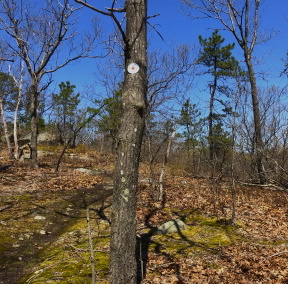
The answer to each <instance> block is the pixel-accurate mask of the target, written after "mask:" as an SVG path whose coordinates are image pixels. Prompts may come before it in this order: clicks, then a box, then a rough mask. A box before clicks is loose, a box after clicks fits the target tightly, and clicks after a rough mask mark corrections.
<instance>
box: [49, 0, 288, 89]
mask: <svg viewBox="0 0 288 284" xmlns="http://www.w3.org/2000/svg"><path fill="white" fill-rule="evenodd" d="M261 1H262V3H263V5H262V10H261V20H260V21H261V30H262V31H263V32H264V33H268V32H270V31H275V36H274V37H273V38H272V39H271V40H269V41H268V42H266V43H263V44H261V45H258V46H257V47H256V50H255V55H257V56H258V58H259V60H260V64H259V66H257V70H258V71H264V72H265V73H266V74H267V75H265V78H266V79H267V81H266V82H265V81H261V82H259V83H260V84H263V85H265V84H267V85H269V84H270V85H271V84H276V85H284V84H286V82H287V78H285V77H282V78H279V73H280V72H281V70H282V69H283V62H282V59H284V58H285V56H286V53H287V52H288V40H287V39H288V1H287V0H277V1H271V0H261ZM88 2H89V1H88ZM90 3H97V7H98V8H99V9H101V8H104V7H109V4H110V3H111V1H110V0H97V1H92V0H91V1H90ZM276 3H277V4H276ZM158 13H159V14H160V15H159V16H157V17H155V18H152V19H150V23H151V24H152V25H154V26H155V28H157V31H158V32H159V33H160V34H161V35H162V37H163V38H164V40H165V41H164V42H163V41H162V40H161V38H160V37H159V36H158V35H157V33H156V32H153V30H151V32H150V33H149V38H150V39H151V41H150V44H151V46H152V47H153V48H156V49H161V50H172V49H173V48H174V47H175V46H176V45H177V44H188V45H195V44H198V36H199V35H202V36H203V37H209V36H210V35H211V33H212V31H213V29H215V28H221V26H220V25H219V23H217V22H216V21H212V20H191V19H190V18H188V17H187V16H185V15H184V14H183V12H181V4H180V1H179V0H150V1H149V0H148V14H149V15H150V16H152V15H155V14H158ZM92 14H94V12H92V11H89V9H84V10H83V11H82V15H81V17H80V22H81V25H80V26H79V30H84V29H85V28H87V23H88V22H87V21H89V19H90V17H91V15H92ZM99 19H100V20H101V22H102V25H103V26H104V27H105V33H107V34H108V33H109V32H110V33H111V30H109V27H111V25H110V19H109V18H108V17H105V16H101V15H100V16H99ZM221 35H222V36H223V37H224V38H225V39H226V40H225V43H226V44H228V43H231V42H234V38H233V37H232V36H231V35H230V34H229V33H227V32H225V31H223V32H222V31H221ZM104 36H105V34H104ZM234 56H235V57H236V58H237V59H238V60H241V59H242V53H241V51H240V50H239V49H238V50H237V48H235V53H234ZM95 72H96V61H95V60H90V59H86V60H82V61H80V62H78V63H74V64H73V65H70V66H68V67H65V68H63V69H62V70H61V71H59V72H57V73H56V74H55V76H54V80H55V84H58V83H60V82H61V81H70V82H71V83H72V84H74V85H76V87H77V91H79V92H83V90H85V88H86V86H87V85H89V84H92V83H93V82H94V81H95Z"/></svg>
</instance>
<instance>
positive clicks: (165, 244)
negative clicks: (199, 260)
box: [150, 208, 239, 257]
mask: <svg viewBox="0 0 288 284" xmlns="http://www.w3.org/2000/svg"><path fill="white" fill-rule="evenodd" d="M166 212H167V213H173V214H174V215H176V216H179V217H180V218H181V219H182V220H184V222H185V223H186V224H187V229H186V230H183V231H181V232H180V233H174V234H169V235H155V236H153V237H152V240H153V243H152V245H151V246H150V250H154V251H156V252H159V253H168V254H169V255H171V256H173V257H183V254H186V255H189V254H193V253H196V252H197V253H199V251H210V252H212V253H213V251H215V250H214V249H215V248H218V247H221V246H227V245H229V244H231V243H232V242H235V241H237V239H238V238H239V237H238V236H237V226H231V225H227V224H228V223H229V222H227V221H226V220H218V219H217V218H214V217H207V216H203V215H201V214H200V213H199V211H197V210H191V209H189V210H188V209H187V210H177V209H175V208H174V209H167V208H166Z"/></svg>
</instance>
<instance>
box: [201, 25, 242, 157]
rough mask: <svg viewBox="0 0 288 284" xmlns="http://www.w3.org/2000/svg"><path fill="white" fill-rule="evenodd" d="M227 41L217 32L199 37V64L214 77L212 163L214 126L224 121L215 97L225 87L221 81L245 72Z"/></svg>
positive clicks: (210, 133) (210, 119)
mask: <svg viewBox="0 0 288 284" xmlns="http://www.w3.org/2000/svg"><path fill="white" fill-rule="evenodd" d="M224 41H225V39H224V38H222V36H221V35H220V34H219V33H218V30H215V31H214V32H213V33H212V36H211V37H209V38H208V39H204V38H202V36H199V42H200V45H201V47H202V50H201V52H200V56H199V58H198V60H197V64H199V65H203V66H205V67H207V71H206V72H205V74H210V75H211V76H212V78H213V79H212V82H210V83H209V88H210V100H209V115H208V143H209V157H210V161H211V162H213V160H214V159H215V158H216V148H217V146H216V145H215V137H214V136H215V135H214V129H215V127H214V124H215V123H218V124H219V121H220V120H221V119H222V117H223V114H217V113H215V110H214V108H215V106H214V105H215V95H216V92H218V93H221V91H222V90H223V89H225V90H226V88H225V87H223V86H222V85H221V81H220V80H224V79H227V78H232V77H236V76H239V75H243V73H244V72H243V71H242V70H241V67H240V66H239V63H238V61H237V60H236V59H235V58H234V57H233V56H232V50H233V49H234V46H235V44H227V45H223V43H224Z"/></svg>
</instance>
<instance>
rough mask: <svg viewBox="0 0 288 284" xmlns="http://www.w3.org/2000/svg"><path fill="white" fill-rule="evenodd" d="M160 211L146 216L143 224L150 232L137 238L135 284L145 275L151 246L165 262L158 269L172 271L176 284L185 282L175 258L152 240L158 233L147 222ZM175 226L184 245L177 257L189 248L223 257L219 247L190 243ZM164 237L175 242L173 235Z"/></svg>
mask: <svg viewBox="0 0 288 284" xmlns="http://www.w3.org/2000/svg"><path fill="white" fill-rule="evenodd" d="M161 209H162V208H155V209H152V210H151V211H150V212H149V213H148V214H147V215H146V217H145V221H144V223H145V226H146V227H147V228H149V229H150V230H149V232H148V233H144V234H141V235H140V236H139V237H137V250H136V257H137V276H138V278H137V283H139V284H140V283H141V281H142V280H143V279H144V278H145V277H146V275H147V262H148V254H149V250H150V248H151V246H153V247H154V249H153V250H154V252H155V253H156V254H157V255H161V256H162V257H164V258H165V259H166V260H167V263H166V264H164V265H161V267H159V268H160V269H161V268H163V267H165V268H166V269H167V268H169V269H171V270H174V275H176V276H177V278H178V279H177V281H178V282H177V283H179V284H181V283H183V284H184V283H185V282H184V281H183V280H182V279H181V273H180V265H179V263H177V261H176V259H175V257H174V256H173V255H172V254H170V253H169V252H167V251H165V250H164V249H163V244H162V243H160V242H157V241H155V240H153V239H152V237H153V236H155V235H156V234H157V233H158V232H157V227H154V226H152V225H151V224H150V222H149V221H150V219H151V218H152V217H153V215H154V214H156V213H157V212H158V211H159V210H161ZM182 217H183V216H182ZM184 217H185V216H184ZM184 219H185V218H184ZM183 221H184V220H183ZM175 225H176V227H177V234H178V237H180V240H181V242H182V243H184V244H185V246H184V248H181V249H179V250H178V251H177V254H178V255H180V254H183V255H185V250H187V249H189V248H199V249H201V250H203V251H205V252H208V253H211V254H213V255H215V254H217V255H220V256H221V257H225V256H224V255H223V252H222V250H221V249H220V248H219V247H215V248H213V247H211V246H208V245H207V244H205V243H201V242H195V241H192V240H191V239H189V237H187V236H186V235H185V234H184V233H183V232H182V231H181V230H180V228H179V226H178V224H177V222H175ZM165 236H166V238H167V239H169V238H171V242H173V241H175V235H174V237H173V236H172V235H169V234H166V235H165ZM167 242H169V241H168V240H167ZM156 272H158V271H156Z"/></svg>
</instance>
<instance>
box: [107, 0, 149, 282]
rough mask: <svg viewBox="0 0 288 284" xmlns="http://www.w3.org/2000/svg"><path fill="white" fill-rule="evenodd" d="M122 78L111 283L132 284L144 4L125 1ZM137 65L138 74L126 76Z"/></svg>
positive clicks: (142, 116)
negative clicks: (121, 112)
mask: <svg viewBox="0 0 288 284" xmlns="http://www.w3.org/2000/svg"><path fill="white" fill-rule="evenodd" d="M125 9H126V35H125V37H124V41H125V67H126V71H125V75H124V76H125V77H124V85H123V93H122V106H123V114H122V118H121V126H120V129H119V133H118V138H117V146H116V147H117V150H116V155H117V156H116V161H115V173H114V175H115V176H114V192H113V204H112V212H111V222H112V225H111V240H110V283H111V284H124V283H125V284H130V283H133V284H135V283H136V282H137V263H136V189H137V183H138V165H139V156H140V149H141V143H142V138H143V131H144V121H145V110H146V91H147V78H146V77H147V76H146V72H147V59H146V45H147V40H146V20H147V0H126V2H125ZM132 62H134V63H137V64H138V65H139V67H140V70H139V71H138V72H137V73H134V74H130V73H128V72H127V66H128V65H129V64H130V63H132Z"/></svg>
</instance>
